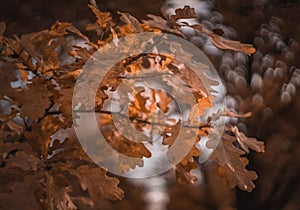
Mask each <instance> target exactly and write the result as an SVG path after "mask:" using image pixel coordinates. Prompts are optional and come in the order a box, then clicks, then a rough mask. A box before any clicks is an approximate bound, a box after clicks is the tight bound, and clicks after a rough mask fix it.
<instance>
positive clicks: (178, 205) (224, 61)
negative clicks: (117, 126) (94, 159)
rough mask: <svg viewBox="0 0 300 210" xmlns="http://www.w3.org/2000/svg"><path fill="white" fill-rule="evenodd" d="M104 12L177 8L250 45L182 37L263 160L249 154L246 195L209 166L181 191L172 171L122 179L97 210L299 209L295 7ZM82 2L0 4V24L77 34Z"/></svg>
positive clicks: (157, 0)
mask: <svg viewBox="0 0 300 210" xmlns="http://www.w3.org/2000/svg"><path fill="white" fill-rule="evenodd" d="M97 3H98V5H99V8H100V9H101V10H102V11H111V12H112V13H114V14H116V12H117V11H122V12H129V13H131V14H132V15H133V16H135V17H137V18H138V19H139V20H142V19H146V18H147V16H146V15H147V14H149V13H151V14H156V15H161V12H160V9H161V8H162V7H163V8H164V9H165V10H166V11H167V13H168V14H172V12H174V10H175V9H176V8H177V7H183V6H184V5H190V6H191V7H195V9H196V12H197V14H198V18H197V21H198V22H199V23H201V24H203V25H204V26H205V27H206V28H208V29H211V30H213V29H220V30H222V32H223V36H224V37H226V38H229V39H234V40H239V41H242V42H245V43H249V44H254V45H255V47H256V49H257V52H256V53H255V54H254V55H252V56H251V57H249V56H246V55H243V54H241V53H233V52H228V51H226V52H224V51H221V50H218V49H216V48H214V47H213V46H212V45H211V43H210V42H208V41H207V39H206V38H205V37H203V36H201V35H199V34H197V33H196V32H194V31H187V32H186V33H187V36H188V38H189V39H190V41H191V42H193V43H194V44H195V45H197V46H198V47H199V48H201V49H202V50H203V51H204V52H205V54H206V55H207V56H208V57H209V58H210V59H211V60H212V62H213V63H214V65H215V67H216V69H217V71H218V72H219V74H220V76H221V77H222V79H223V81H224V83H225V85H226V87H227V103H228V104H227V105H228V106H229V107H230V108H231V109H234V110H236V111H237V112H240V113H246V112H248V111H251V112H253V117H251V118H247V119H243V120H240V121H239V122H237V121H233V122H232V123H234V124H236V125H237V126H238V127H239V128H240V129H241V130H242V131H244V132H245V133H246V134H247V135H248V136H254V137H256V138H257V139H259V140H263V141H264V142H265V145H266V153H265V154H255V153H252V154H251V155H250V156H249V159H250V165H249V166H248V168H249V169H253V170H256V172H257V173H258V175H259V178H258V180H257V181H255V184H256V189H255V190H254V191H253V192H252V193H247V192H243V191H241V190H239V189H233V190H231V189H229V188H228V187H227V186H226V185H225V184H224V180H222V179H221V178H220V177H218V175H217V174H216V173H213V171H214V170H215V168H214V167H216V166H215V165H213V164H209V163H206V164H204V165H203V166H202V167H201V171H202V172H201V174H200V175H199V177H200V180H199V182H198V183H197V184H196V185H195V186H191V185H179V184H176V181H175V180H174V179H173V178H170V177H172V174H171V173H167V174H165V175H163V176H162V177H161V178H157V179H150V180H148V181H147V180H146V181H145V180H139V181H137V180H127V179H124V178H120V179H121V184H120V187H121V188H123V189H124V191H125V198H124V200H122V201H118V202H111V201H103V209H105V210H110V209H122V210H123V209H131V210H132V209H137V210H142V209H153V210H160V209H163V208H164V207H162V206H165V209H170V210H177V209H178V210H179V209H190V210H198V209H220V210H221V209H222V210H225V209H226V210H228V209H241V210H244V209H245V210H248V209H249V210H250V209H259V210H260V209H261V210H262V209H271V210H276V209H278V210H279V209H280V210H281V209H282V210H299V209H300V200H299V195H300V134H299V130H300V127H299V125H300V110H299V107H300V97H299V96H300V94H299V87H300V69H299V67H300V49H299V43H300V2H299V1H297V0H294V1H292V0H291V1H284V0H255V1H248V0H241V1H238V0H224V1H201V0H184V1H179V0H178V1H176V0H173V1H172V0H168V1H163V0H113V1H109V0H104V1H98V2H97ZM87 4H88V1H87V0H63V1H62V0H52V1H46V0H10V1H4V0H0V8H1V10H0V21H4V22H5V23H6V31H5V35H6V36H8V37H12V36H14V35H22V34H25V33H31V32H36V31H40V30H44V29H47V28H49V26H50V25H51V24H53V23H55V21H56V20H59V21H67V22H71V23H72V24H73V25H74V26H76V27H77V28H78V29H80V30H81V31H82V32H83V33H86V34H88V33H89V32H87V31H86V30H85V26H86V24H87V23H90V22H92V21H93V20H94V15H93V14H92V12H91V11H90V10H89V8H88V7H87Z"/></svg>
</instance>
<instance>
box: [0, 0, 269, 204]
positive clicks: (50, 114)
mask: <svg viewBox="0 0 300 210" xmlns="http://www.w3.org/2000/svg"><path fill="white" fill-rule="evenodd" d="M89 7H90V9H91V11H92V12H93V13H94V14H95V16H96V22H95V23H90V24H88V25H87V27H86V28H87V30H90V31H93V32H95V34H96V36H97V40H96V41H94V42H92V41H91V40H90V38H89V37H87V36H86V35H84V34H83V33H81V32H80V31H79V30H78V29H77V28H75V27H74V26H72V24H70V23H66V22H59V21H57V22H56V23H55V24H53V25H52V26H51V27H50V28H49V29H47V30H44V31H40V32H36V33H31V34H24V35H22V36H21V37H15V38H13V39H12V38H8V37H5V36H4V35H3V32H4V30H5V25H4V24H3V23H1V25H0V33H1V34H0V47H1V57H0V84H1V88H0V100H1V104H0V105H1V109H0V111H1V113H0V139H1V141H0V185H1V188H0V204H1V206H0V208H3V209H17V208H19V207H20V206H22V208H23V209H78V208H79V206H89V207H93V208H95V209H98V207H99V206H101V201H102V200H103V199H111V200H120V199H122V198H123V196H124V192H123V190H122V189H120V188H119V187H118V184H119V180H118V179H117V178H115V177H110V176H108V175H107V174H106V171H105V169H102V168H100V167H98V166H97V165H96V164H95V163H94V162H93V161H92V160H91V159H90V158H89V157H87V155H86V154H85V152H84V150H83V149H82V147H81V145H80V144H79V142H78V140H77V139H76V135H75V134H74V130H73V127H72V126H73V122H72V104H71V102H72V95H73V89H74V84H75V82H76V80H77V78H78V76H79V75H80V73H82V66H83V65H84V63H85V62H86V61H87V60H88V59H89V58H90V56H91V55H92V54H93V53H94V52H96V51H97V49H99V48H101V47H102V46H104V45H105V44H106V43H108V42H110V41H112V40H115V39H118V38H120V37H123V36H126V35H128V34H132V33H139V32H145V31H149V32H150V31H151V32H157V33H162V32H168V33H173V34H175V35H178V36H182V37H184V35H183V34H182V33H181V32H180V28H181V27H182V26H189V25H188V24H187V23H185V22H180V21H179V20H181V19H189V18H193V17H195V12H194V10H193V9H192V8H190V7H188V6H186V7H184V8H183V9H178V10H176V14H175V15H173V16H171V17H167V16H165V17H164V18H162V17H159V16H154V15H149V17H150V18H151V20H145V21H143V23H140V22H139V21H138V20H137V19H136V18H135V17H133V16H131V15H130V14H128V13H121V12H119V13H118V15H119V19H120V21H115V20H114V18H113V17H112V14H110V13H109V12H102V11H100V10H99V8H98V7H97V5H96V3H95V1H93V0H91V1H90V4H89ZM189 27H192V28H194V29H195V30H197V31H199V32H200V33H203V34H205V35H207V36H208V37H209V38H210V40H211V41H212V43H213V44H214V45H215V46H216V47H219V48H221V49H227V50H234V51H242V52H244V53H246V54H252V53H254V52H255V49H254V48H253V47H252V46H251V45H248V44H241V43H240V42H237V41H231V40H226V39H224V38H223V37H221V36H220V35H218V34H215V33H214V32H211V31H208V30H206V29H204V28H203V26H201V25H191V26H189ZM78 42H80V43H81V44H78ZM157 60H158V61H159V62H158V63H159V64H158V65H156V67H159V68H160V69H161V71H165V72H167V73H169V74H170V75H172V74H176V72H179V73H178V74H179V75H180V77H181V78H182V79H183V80H184V81H186V82H187V83H188V84H189V86H190V87H192V88H194V90H195V91H194V93H195V95H196V98H197V100H198V105H199V107H200V110H202V112H203V113H204V112H205V109H207V108H209V107H210V106H214V105H213V104H212V102H211V99H210V98H209V97H207V96H206V95H205V90H203V88H202V86H201V83H198V81H193V79H192V78H193V75H192V73H191V71H190V70H189V69H188V68H187V67H185V68H184V69H183V70H181V71H178V70H179V68H178V67H177V66H176V61H175V60H173V59H172V58H171V57H168V56H163V55H153V54H149V55H142V56H139V57H136V58H134V59H132V58H127V59H125V60H124V62H121V63H119V64H118V65H116V66H115V67H114V69H112V70H111V71H110V73H111V74H108V75H106V76H105V78H104V81H103V82H102V86H100V88H99V90H98V92H97V99H96V104H95V109H96V110H97V109H99V110H101V109H100V108H101V107H102V106H103V104H104V102H105V100H106V99H107V98H108V95H107V94H106V92H105V90H107V89H112V90H113V89H115V88H116V86H117V85H118V84H119V83H120V82H121V81H122V78H121V77H120V75H121V74H127V75H130V76H132V75H134V74H135V73H136V72H138V71H140V68H141V67H142V66H149V65H150V66H151V65H154V64H155V63H156V61H157ZM169 79H170V80H169V81H168V83H169V84H171V85H170V86H172V82H173V81H172V76H170V77H169ZM173 88H176V87H173ZM174 91H175V89H174ZM155 94H157V95H159V97H160V98H162V99H163V100H160V101H156V100H155V97H154V95H155ZM152 95H153V97H152V98H151V97H150V98H148V97H145V96H144V95H143V94H142V93H140V94H137V95H136V97H135V98H134V100H133V101H132V102H131V104H130V106H129V113H130V117H131V120H132V123H133V124H134V125H135V127H136V128H138V129H142V128H143V127H145V126H147V125H148V124H149V121H150V115H151V113H152V112H153V111H154V110H155V109H156V108H157V107H159V108H160V109H161V110H163V111H164V112H167V111H168V110H169V109H170V102H171V98H170V97H169V96H168V95H166V94H165V93H164V92H159V91H153V90H152ZM149 103H150V106H148V105H147V106H146V104H149ZM149 107H150V108H149ZM203 113H198V114H199V115H202V114H203ZM99 114H100V116H101V119H100V120H99V125H100V129H101V131H102V133H103V135H104V136H106V137H108V136H110V137H111V138H109V140H108V142H109V144H110V145H111V146H112V147H113V148H115V149H117V150H118V151H119V152H120V153H122V154H125V155H130V156H133V157H150V156H151V153H150V152H149V151H148V150H147V148H146V147H145V146H144V145H143V144H142V143H135V142H129V141H128V140H127V139H125V138H123V137H122V136H120V135H117V131H116V129H115V128H114V125H113V122H112V118H111V113H105V112H101V111H99ZM224 115H227V116H234V117H238V115H235V114H233V113H232V112H226V113H225V114H224ZM217 117H222V116H217ZM203 123H204V125H202V126H201V128H200V129H199V138H197V139H196V141H195V142H194V143H197V142H198V141H201V137H200V136H201V135H207V134H208V133H209V132H210V130H209V129H207V124H208V123H209V122H203ZM179 124H180V121H179V122H177V123H175V124H173V125H171V126H169V127H167V129H166V130H165V131H164V132H163V144H165V145H168V146H171V145H172V144H173V143H174V138H173V137H174V136H176V135H177V133H178V125H179ZM167 134H171V135H167ZM250 149H251V150H255V151H257V152H264V146H263V143H261V142H259V141H257V140H256V139H254V138H248V137H246V136H245V135H244V134H243V133H241V132H240V131H238V130H237V128H236V127H234V126H231V125H227V127H226V132H224V135H223V137H222V140H221V143H220V144H219V145H218V147H217V149H216V150H215V152H214V153H213V155H212V156H211V158H210V159H211V160H213V161H216V162H217V164H218V169H217V173H218V174H219V175H220V176H221V177H225V178H226V180H227V181H228V184H229V185H230V186H231V187H235V186H238V187H239V188H240V189H243V190H246V191H249V192H250V191H251V190H252V189H253V188H254V184H253V180H255V179H256V178H257V175H256V173H255V172H254V171H248V170H247V169H246V165H247V164H248V160H247V158H246V154H248V153H249V152H250ZM199 155H200V152H199V150H198V149H197V148H196V147H195V146H194V147H193V148H192V149H191V151H190V152H189V153H188V155H187V156H186V157H185V158H184V159H183V160H182V161H181V162H180V163H179V164H178V165H177V166H176V167H175V170H176V175H177V180H178V182H180V183H194V182H195V181H196V177H194V176H193V175H192V174H191V173H190V171H191V170H192V169H195V168H197V163H196V161H195V160H194V159H195V158H197V157H199ZM136 166H142V163H141V162H139V163H130V164H129V165H122V166H120V169H121V170H125V171H126V170H129V169H130V168H134V167H136ZM16 198H18V199H16Z"/></svg>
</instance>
